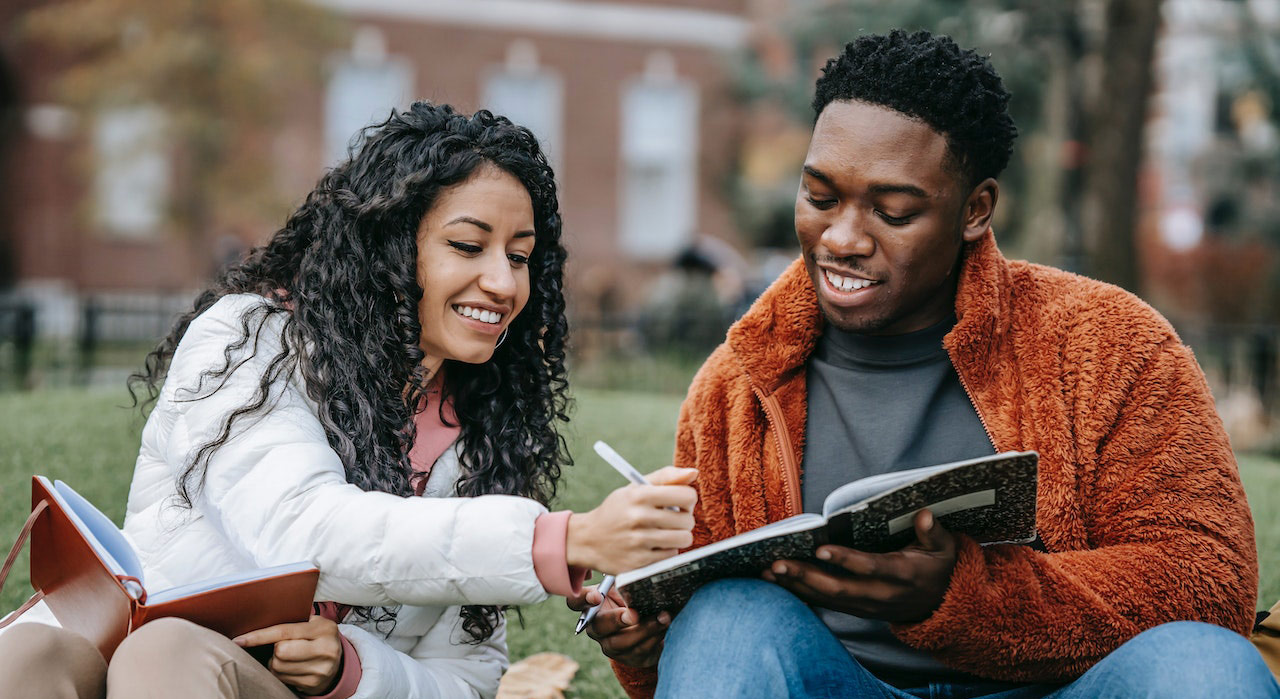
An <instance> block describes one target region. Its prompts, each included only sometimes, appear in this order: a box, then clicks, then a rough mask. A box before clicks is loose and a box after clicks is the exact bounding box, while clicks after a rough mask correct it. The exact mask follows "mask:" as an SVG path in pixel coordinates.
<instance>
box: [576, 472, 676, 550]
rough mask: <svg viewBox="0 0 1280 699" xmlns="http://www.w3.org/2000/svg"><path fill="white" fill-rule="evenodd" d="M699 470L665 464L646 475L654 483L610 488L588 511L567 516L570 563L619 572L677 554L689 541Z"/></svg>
mask: <svg viewBox="0 0 1280 699" xmlns="http://www.w3.org/2000/svg"><path fill="white" fill-rule="evenodd" d="M697 477H698V470H697V469H693V468H676V467H674V466H668V467H666V468H664V469H659V470H657V471H654V472H653V473H651V474H649V476H648V479H649V482H650V483H652V484H653V485H628V486H624V487H622V488H618V489H617V490H615V491H613V492H612V493H609V496H608V497H606V498H605V499H604V502H602V503H600V506H599V507H597V508H596V509H594V510H591V511H590V512H582V513H578V512H575V513H574V514H572V515H571V516H570V517H569V533H568V542H567V543H568V546H567V550H566V554H567V555H566V557H567V558H568V562H569V565H573V566H579V567H582V568H590V569H592V570H598V571H601V572H604V573H610V574H614V575H616V574H618V573H622V572H625V571H628V570H634V569H636V568H640V567H642V566H646V565H648V564H650V563H653V562H655V561H660V560H662V559H664V558H667V557H669V556H672V555H675V554H676V553H677V552H678V551H679V550H680V549H682V548H685V547H687V546H689V545H691V544H692V543H693V534H692V533H691V531H690V530H692V529H693V506H694V504H696V503H697V501H698V492H697V491H696V490H694V489H693V487H692V486H690V485H689V484H690V483H692V482H693V481H694V480H695V479H697Z"/></svg>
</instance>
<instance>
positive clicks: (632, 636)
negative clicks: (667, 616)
mask: <svg viewBox="0 0 1280 699" xmlns="http://www.w3.org/2000/svg"><path fill="white" fill-rule="evenodd" d="M666 633H667V627H666V625H664V624H662V623H661V622H659V621H658V620H657V619H648V620H646V621H643V622H641V623H639V624H636V625H635V626H632V627H630V628H628V629H626V630H625V631H621V632H619V633H616V634H613V635H612V636H609V637H607V638H603V639H600V649H601V650H603V651H605V652H606V653H608V654H609V655H610V656H611V657H612V656H614V655H631V654H633V653H636V652H637V651H639V650H641V649H642V648H643V647H644V646H645V644H646V643H649V642H651V641H656V640H660V639H661V638H662V637H663V636H665V635H666Z"/></svg>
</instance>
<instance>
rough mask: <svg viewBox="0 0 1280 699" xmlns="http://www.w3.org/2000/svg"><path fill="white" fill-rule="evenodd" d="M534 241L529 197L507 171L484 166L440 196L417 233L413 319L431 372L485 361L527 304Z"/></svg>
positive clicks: (425, 360) (425, 364) (424, 361)
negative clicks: (448, 362)
mask: <svg viewBox="0 0 1280 699" xmlns="http://www.w3.org/2000/svg"><path fill="white" fill-rule="evenodd" d="M536 242H537V240H536V234H535V232H534V223H533V203H532V202H531V201H530V199H529V192H528V191H527V190H525V188H524V186H523V185H521V184H520V180H517V179H516V178H515V177H513V176H512V175H510V174H508V173H507V172H505V171H503V170H500V169H498V168H497V167H494V166H492V165H484V166H482V167H481V169H480V170H478V171H477V172H476V173H475V174H474V175H473V176H472V177H471V179H469V180H467V181H466V182H464V183H462V184H460V185H458V186H457V187H454V188H452V189H450V190H448V191H446V192H444V193H442V194H441V196H440V198H439V199H438V200H437V201H436V204H435V206H433V207H432V208H431V211H429V212H428V213H427V215H426V216H425V217H424V218H423V219H422V225H421V226H420V227H419V228H418V283H419V284H421V285H422V288H423V295H422V301H421V302H419V304H418V320H419V321H420V323H421V324H422V349H423V351H424V352H426V355H427V356H426V357H425V358H424V360H423V366H424V367H426V368H427V370H428V371H429V372H432V373H434V372H435V371H436V369H437V368H438V367H439V366H440V364H441V363H442V362H443V361H444V359H445V358H446V357H452V358H454V359H458V360H461V361H466V362H470V363H473V364H476V363H479V362H483V361H485V360H486V359H488V358H489V355H490V354H492V353H493V350H494V340H495V338H498V337H500V336H501V333H504V332H506V329H507V324H508V323H510V322H511V319H512V318H515V317H516V316H518V315H519V314H520V311H522V310H523V309H524V306H525V304H526V303H528V302H529V258H530V257H531V256H532V255H533V248H534V245H535V244H536Z"/></svg>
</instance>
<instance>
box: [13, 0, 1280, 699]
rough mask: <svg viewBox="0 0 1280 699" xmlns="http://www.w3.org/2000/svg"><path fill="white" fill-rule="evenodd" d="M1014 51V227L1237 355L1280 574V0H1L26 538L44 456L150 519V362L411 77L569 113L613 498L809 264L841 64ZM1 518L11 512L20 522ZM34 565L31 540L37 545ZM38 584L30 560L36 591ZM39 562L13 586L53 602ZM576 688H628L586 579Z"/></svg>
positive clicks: (464, 97)
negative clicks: (896, 36) (137, 494)
mask: <svg viewBox="0 0 1280 699" xmlns="http://www.w3.org/2000/svg"><path fill="white" fill-rule="evenodd" d="M892 27H904V28H908V29H914V28H926V29H931V30H933V31H936V32H942V33H946V34H950V35H952V36H954V37H955V38H956V40H957V41H958V42H959V43H960V44H961V45H962V46H966V47H977V48H978V49H979V50H980V51H981V52H983V53H989V54H990V56H991V60H992V62H993V63H994V64H995V66H996V68H997V69H998V70H999V71H1000V72H1001V74H1002V75H1003V77H1004V79H1005V82H1006V84H1007V86H1008V87H1009V89H1010V91H1011V92H1012V93H1013V101H1012V103H1011V105H1010V108H1011V110H1012V112H1013V115H1014V118H1015V120H1016V121H1017V124H1018V126H1019V129H1020V131H1021V136H1020V138H1019V140H1018V144H1017V150H1016V152H1015V154H1014V158H1013V161H1012V162H1011V164H1010V167H1009V169H1008V171H1007V172H1006V174H1005V175H1004V176H1003V177H1002V178H1001V188H1002V192H1001V203H1000V206H999V210H998V213H999V218H998V220H997V223H996V231H997V236H998V239H999V242H1000V245H1001V247H1002V249H1003V251H1004V253H1005V254H1006V256H1009V257H1021V258H1026V259H1030V260H1033V261H1037V262H1043V263H1047V264H1053V265H1057V266H1061V267H1065V268H1068V269H1071V270H1074V271H1078V272H1081V273H1083V274H1087V275H1089V276H1093V277H1096V278H1100V279H1103V280H1106V281H1109V282H1113V283H1115V284H1119V285H1121V286H1124V287H1126V288H1128V289H1130V290H1132V291H1135V292H1137V293H1138V294H1139V295H1141V296H1142V297H1143V298H1145V299H1147V300H1148V301H1149V302H1150V303H1151V304H1152V305H1154V306H1155V307H1156V308H1158V309H1159V310H1160V311H1161V312H1163V313H1164V314H1165V315H1166V316H1167V317H1168V318H1169V319H1170V320H1171V321H1173V323H1174V324H1175V326H1176V327H1177V328H1178V330H1179V332H1180V333H1181V335H1182V337H1183V339H1184V340H1185V341H1186V342H1188V343H1189V344H1190V345H1191V346H1192V347H1193V348H1194V349H1195V350H1196V353H1197V356H1198V358H1199V360H1200V362H1201V364H1202V366H1203V367H1204V369H1205V372H1206V374H1207V375H1208V377H1209V380H1210V384H1211V386H1212V388H1213V391H1214V394H1215V397H1216V399H1217V404H1218V408H1219V411H1220V413H1221V414H1222V416H1223V419H1224V421H1225V422H1226V424H1227V426H1228V430H1229V431H1230V433H1231V435H1232V440H1233V445H1234V446H1235V448H1236V450H1237V453H1238V455H1239V456H1240V466H1241V473H1242V476H1243V478H1244V480H1245V485H1246V489H1247V490H1248V492H1249V497H1250V501H1251V502H1252V503H1253V506H1254V514H1255V518H1256V524H1257V528H1258V535H1259V536H1258V541H1259V553H1260V559H1261V564H1262V570H1263V587H1262V591H1261V594H1262V599H1261V600H1260V601H1261V602H1262V603H1263V604H1262V606H1263V608H1265V607H1267V606H1270V604H1271V603H1272V602H1274V601H1275V599H1276V597H1277V596H1280V465H1278V464H1280V460H1278V457H1280V419H1277V418H1278V417H1280V198H1278V197H1277V189H1278V187H1280V158H1278V157H1277V156H1278V155H1280V133H1278V131H1277V129H1278V128H1280V0H1163V1H1161V0H1055V1H1054V2H1044V1H1041V0H972V1H969V2H959V1H955V0H684V1H680V0H636V1H630V2H628V1H625V0H610V1H601V2H595V1H591V0H217V1H216V2H215V1H209V0H0V494H2V495H5V496H6V497H3V498H0V525H3V526H0V533H2V532H8V531H13V532H16V531H17V528H18V527H19V526H20V523H21V522H22V521H23V519H24V518H25V516H26V512H27V503H26V500H25V493H26V488H27V485H26V481H27V480H28V479H29V478H30V476H31V474H32V473H33V472H39V473H45V474H48V475H50V476H51V477H61V478H66V479H68V481H69V482H72V483H73V484H75V485H76V486H77V487H78V488H79V489H80V490H81V492H82V493H84V494H85V495H86V496H88V497H89V499H90V500H92V501H94V502H97V503H99V504H100V505H102V506H103V509H104V510H105V511H107V512H108V514H110V515H111V516H112V517H115V518H117V521H119V517H120V515H121V514H122V513H123V511H124V498H125V493H126V491H127V487H128V481H129V473H130V471H131V468H132V463H133V458H134V455H135V454H136V453H137V444H138V441H137V440H138V429H139V426H140V420H139V419H138V416H137V412H136V411H134V412H132V413H129V412H128V411H125V410H117V409H114V408H113V406H118V405H120V404H121V403H126V404H127V402H128V401H127V395H126V394H125V393H124V379H125V377H126V376H127V375H128V374H129V373H130V372H131V371H134V370H136V369H137V368H138V367H139V366H140V364H141V361H142V358H143V356H144V354H145V353H146V352H147V351H148V349H150V347H151V345H152V344H153V343H154V342H155V341H156V340H157V339H158V338H159V337H161V336H162V335H164V333H165V332H166V331H167V329H168V327H169V324H170V322H171V320H172V318H173V317H174V315H175V314H176V313H177V312H178V311H179V310H181V309H184V308H188V307H189V306H190V303H191V301H192V298H193V296H194V294H195V292H196V291H198V290H199V289H200V288H201V287H202V286H203V285H204V284H205V283H206V282H207V281H208V280H209V279H210V277H211V276H212V275H213V274H214V273H216V271H217V270H218V269H219V268H220V267H222V266H223V265H225V264H227V263H228V262H230V261H232V260H235V259H236V258H237V257H238V256H239V255H241V254H243V253H244V252H245V251H246V250H247V249H248V248H250V247H251V246H253V245H255V244H258V243H261V242H263V241H264V240H266V239H267V238H268V237H269V236H270V235H271V234H272V233H273V231H274V230H275V229H276V228H277V227H278V226H279V225H280V224H282V223H283V221H284V218H285V216H286V215H287V213H288V212H289V211H290V210H291V209H292V208H293V207H294V206H296V205H297V204H298V203H299V202H300V201H301V200H302V198H303V197H304V196H305V195H306V193H307V192H308V191H309V190H310V189H311V187H312V186H313V184H314V183H315V181H316V180H317V179H318V178H319V176H320V174H321V173H322V172H323V170H324V169H325V168H326V167H329V166H332V165H333V164H335V163H336V162H337V161H338V160H339V159H340V158H342V157H343V154H344V153H345V152H346V150H347V148H348V146H349V145H350V144H351V143H352V138H353V136H354V135H355V134H356V133H357V131H358V130H359V129H360V128H361V127H363V126H365V125H368V124H370V123H372V122H375V121H380V120H382V119H385V117H386V116H387V114H388V112H389V110H390V109H391V108H393V107H403V106H406V105H407V104H409V103H410V102H411V101H413V100H415V99H429V100H432V101H436V102H447V103H451V104H453V105H455V106H456V107H458V108H459V109H460V110H463V111H471V110H475V109H478V108H487V109H491V110H493V111H495V112H498V113H502V114H505V115H507V116H509V117H511V118H512V119H513V120H514V121H516V122H518V123H521V124H523V125H525V126H528V127H529V128H531V129H532V130H533V132H534V133H535V134H537V136H538V138H539V139H540V140H541V141H542V144H543V145H544V146H545V148H546V150H547V152H548V153H549V154H550V158H551V160H552V163H553V165H554V166H555V169H556V172H557V175H558V177H559V182H560V187H561V190H560V191H561V195H562V198H561V204H562V207H563V213H564V219H565V226H566V227H565V233H566V239H567V244H568V246H569V249H570V262H569V267H568V271H567V275H568V293H569V302H570V313H571V323H572V329H573V338H572V340H573V344H572V348H571V350H572V357H571V362H572V363H571V372H572V385H573V386H574V390H575V394H576V395H577V398H578V413H577V417H576V418H575V420H574V422H573V423H572V424H571V425H570V428H569V434H568V437H569V445H570V447H571V450H572V451H573V453H574V454H575V455H577V456H578V457H579V460H580V462H581V463H580V466H581V467H580V468H576V469H574V471H573V472H572V473H571V474H568V475H567V476H566V479H565V480H566V487H565V489H564V490H563V491H562V500H561V503H562V504H564V505H567V506H570V507H575V508H580V509H583V508H590V507H593V506H594V504H595V503H596V502H598V501H599V498H600V497H602V496H603V494H604V493H607V492H608V491H609V490H610V489H612V488H613V487H616V486H617V485H621V483H620V482H616V477H615V475H614V474H612V472H611V471H609V470H608V469H604V468H603V466H602V464H599V463H595V462H594V457H592V456H590V455H589V454H590V451H589V449H588V448H587V446H586V445H589V444H590V443H591V442H592V441H594V440H595V439H597V438H605V439H608V440H610V441H611V442H612V443H613V444H614V446H615V447H617V448H618V449H619V451H621V452H622V453H624V454H626V455H627V456H628V457H629V458H631V459H632V460H633V461H634V462H635V463H637V464H642V465H645V466H646V467H657V466H660V465H662V464H665V463H667V460H668V459H670V455H671V453H672V435H673V432H674V425H675V419H676V411H677V408H678V405H679V397H680V395H682V394H683V392H684V390H685V388H687V386H688V382H689V379H690V378H691V376H692V373H693V371H695V370H696V368H697V366H698V365H699V363H700V362H701V360H702V359H703V358H704V357H705V356H706V355H707V354H708V353H709V352H710V351H711V349H712V348H713V347H714V346H715V345H716V344H717V343H718V342H719V341H720V340H721V339H722V338H723V336H724V331H725V329H726V328H727V327H728V325H729V324H730V323H731V322H732V321H733V320H734V319H735V318H736V317H737V316H738V315H739V314H740V313H741V312H742V311H743V310H745V308H746V307H747V306H748V305H749V304H750V303H751V301H752V300H753V299H754V298H755V297H756V296H757V295H758V294H759V292H760V291H761V290H763V289H764V287H766V286H767V285H768V284H769V282H770V281H772V280H773V279H774V278H776V276H777V275H778V274H779V273H780V272H781V270H782V269H783V268H784V267H785V266H786V265H787V264H788V263H789V262H790V261H791V260H792V259H794V257H795V255H796V253H797V248H796V245H795V242H794V233H793V228H792V207H793V202H794V199H795V192H796V188H797V185H798V176H799V171H800V165H801V163H802V160H803V157H804V153H805V151H806V149H807V146H808V139H809V131H810V127H811V125H812V120H813V117H812V113H811V110H810V108H809V102H810V99H811V96H812V90H813V82H814V79H815V78H816V77H817V75H818V74H819V70H820V68H821V66H822V65H823V64H824V63H825V61H826V59H827V58H829V57H831V56H833V55H834V54H836V53H837V52H838V51H839V50H840V48H841V47H842V46H843V45H844V44H845V43H846V42H848V41H850V40H852V39H854V38H856V37H857V36H859V35H860V34H863V33H872V32H881V31H885V30H887V29H889V28H892ZM0 541H4V539H3V537H2V536H0ZM17 571H25V564H24V563H22V562H21V561H20V563H19V565H18V568H17V569H16V570H15V577H17V576H18V572H17ZM20 586H21V585H19V587H20ZM25 595H26V593H24V592H23V591H22V590H20V589H15V586H14V583H11V584H10V585H9V586H8V588H6V590H5V591H4V594H3V595H0V611H2V610H4V609H8V608H11V607H12V606H14V605H16V604H17V602H18V601H20V600H21V599H23V598H24V597H25ZM525 616H526V617H527V618H526V621H527V622H528V626H527V627H526V630H524V631H517V632H516V633H514V634H513V636H512V638H511V644H512V654H513V658H520V657H523V656H525V655H527V654H529V653H531V652H536V651H538V650H544V649H546V648H547V647H548V645H550V646H552V647H555V648H558V649H560V650H562V651H564V652H567V653H570V654H571V655H573V656H574V657H576V658H577V659H578V660H579V661H580V662H581V663H582V664H583V669H582V671H581V673H580V675H579V678H578V679H577V680H575V685H574V688H573V689H572V690H571V692H570V695H571V696H581V697H599V696H621V693H620V691H619V690H618V689H617V687H616V685H615V684H614V683H613V680H612V679H611V676H610V673H609V669H608V666H607V665H606V664H605V663H604V662H603V660H602V659H601V658H600V656H599V653H598V651H596V649H595V648H594V645H593V644H592V643H591V642H590V641H589V640H587V639H586V637H585V636H582V637H576V638H574V637H570V636H569V632H568V628H569V626H570V625H571V624H572V622H573V615H571V614H568V613H567V611H566V610H565V609H564V608H563V605H562V604H560V603H556V602H554V601H552V602H548V603H546V604H544V605H539V606H537V607H534V608H531V609H527V610H525Z"/></svg>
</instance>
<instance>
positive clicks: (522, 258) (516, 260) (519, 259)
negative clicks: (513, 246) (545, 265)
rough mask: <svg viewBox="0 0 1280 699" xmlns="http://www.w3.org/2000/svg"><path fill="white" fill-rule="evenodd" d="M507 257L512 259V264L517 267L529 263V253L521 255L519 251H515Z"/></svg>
mask: <svg viewBox="0 0 1280 699" xmlns="http://www.w3.org/2000/svg"><path fill="white" fill-rule="evenodd" d="M507 259H508V260H511V264H513V265H515V266H516V267H523V266H525V265H527V264H529V257H528V256H527V255H521V254H519V253H514V252H513V253H511V254H509V255H507Z"/></svg>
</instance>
